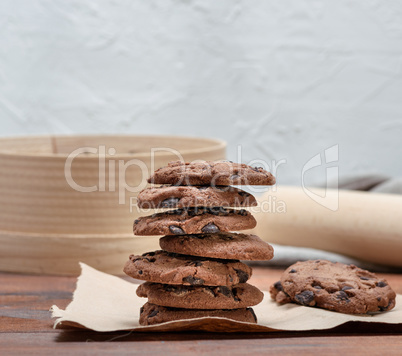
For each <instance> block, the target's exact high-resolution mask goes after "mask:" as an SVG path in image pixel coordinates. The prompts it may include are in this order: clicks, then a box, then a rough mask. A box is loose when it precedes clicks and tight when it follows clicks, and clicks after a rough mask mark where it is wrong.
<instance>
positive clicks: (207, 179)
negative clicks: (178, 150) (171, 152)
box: [148, 161, 275, 186]
mask: <svg viewBox="0 0 402 356" xmlns="http://www.w3.org/2000/svg"><path fill="white" fill-rule="evenodd" d="M148 182H149V183H155V184H174V185H212V186H217V185H245V184H246V185H272V184H275V177H274V176H273V175H272V174H271V173H269V172H267V171H266V170H264V169H263V168H261V167H250V166H247V165H246V164H242V163H233V162H231V161H215V162H212V161H205V162H198V161H197V162H194V163H185V162H183V161H175V162H170V163H169V164H168V165H167V166H166V167H162V168H159V169H158V170H156V171H155V172H154V174H153V175H152V176H151V177H150V178H149V179H148Z"/></svg>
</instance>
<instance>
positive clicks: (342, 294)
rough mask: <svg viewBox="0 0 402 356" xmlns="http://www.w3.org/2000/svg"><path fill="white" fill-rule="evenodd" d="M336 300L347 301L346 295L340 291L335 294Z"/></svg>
mask: <svg viewBox="0 0 402 356" xmlns="http://www.w3.org/2000/svg"><path fill="white" fill-rule="evenodd" d="M336 298H337V299H339V300H349V297H348V295H347V294H346V293H345V292H344V291H343V290H340V291H339V292H338V293H337V294H336Z"/></svg>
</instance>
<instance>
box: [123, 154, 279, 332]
mask: <svg viewBox="0 0 402 356" xmlns="http://www.w3.org/2000/svg"><path fill="white" fill-rule="evenodd" d="M148 181H149V182H150V183H154V184H163V185H162V186H160V187H152V188H147V189H145V190H143V191H142V192H141V193H140V194H139V196H138V206H139V207H140V208H154V209H160V208H175V209H176V210H168V211H166V212H162V213H156V214H153V215H151V216H146V217H142V218H139V219H138V220H136V221H135V222H134V233H135V234H136V235H166V236H164V237H162V238H161V239H160V246H161V248H162V250H158V251H154V252H148V253H144V254H143V255H141V256H135V255H131V256H130V259H129V261H128V262H127V263H126V265H125V267H124V272H125V273H126V274H127V275H129V276H131V277H133V278H137V279H141V280H145V281H147V282H145V283H143V284H141V285H140V286H139V287H138V289H137V295H138V296H140V297H145V298H148V302H147V303H146V304H145V305H144V306H143V307H142V308H141V312H140V324H141V325H153V324H158V323H162V322H167V321H172V320H179V319H191V318H199V317H206V316H214V317H224V318H229V319H234V320H238V321H245V322H251V323H255V322H256V317H255V314H254V312H253V310H252V309H251V308H250V307H251V306H253V305H256V304H258V303H260V302H261V301H262V299H263V293H262V292H261V291H260V290H259V289H258V288H256V287H254V286H252V285H250V284H248V283H246V282H247V280H248V279H249V278H250V276H251V272H252V271H251V268H250V267H249V266H247V265H246V264H244V263H242V262H240V261H239V260H270V259H271V258H272V257H273V248H272V247H271V246H270V245H269V244H268V243H266V242H264V241H262V240H261V239H260V238H259V237H257V236H255V235H249V234H247V235H246V234H241V233H234V232H230V231H233V230H235V231H237V230H245V229H251V228H253V227H255V225H256V221H255V219H254V217H253V216H252V215H251V214H250V213H249V212H248V211H246V210H244V209H231V208H233V207H234V208H243V207H251V206H255V205H257V203H256V200H255V198H254V197H253V196H252V195H251V194H249V193H247V192H245V191H242V190H240V189H237V188H234V187H231V186H230V185H231V184H233V185H244V184H247V185H272V184H274V183H275V178H274V177H273V176H272V175H271V174H270V173H269V172H267V171H265V170H263V169H262V168H252V167H250V166H247V165H244V164H237V163H233V162H228V161H219V162H202V163H201V162H197V163H191V164H189V163H183V162H180V161H179V162H172V163H170V164H169V165H168V166H166V167H163V168H160V169H159V170H157V171H156V172H155V173H154V175H153V176H152V177H151V178H150V179H149V180H148Z"/></svg>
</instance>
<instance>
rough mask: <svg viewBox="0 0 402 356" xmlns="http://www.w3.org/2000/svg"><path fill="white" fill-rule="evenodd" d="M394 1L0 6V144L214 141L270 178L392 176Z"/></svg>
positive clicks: (397, 25) (398, 133)
mask: <svg viewBox="0 0 402 356" xmlns="http://www.w3.org/2000/svg"><path fill="white" fill-rule="evenodd" d="M401 19H402V2H401V1H381V0H364V1H363V0H361V1H330V2H329V1H314V0H309V1H300V0H296V1H268V0H266V1H263V0H261V1H252V0H245V1H234V0H227V1H216V0H208V1H207V0H200V1H185V0H181V1H178V0H176V1H173V0H161V1H149V0H147V1H144V0H143V1H138V0H137V1H135V0H132V1H131V0H130V1H122V0H119V1H117V0H116V1H100V0H98V1H95V0H85V1H83V0H75V1H67V0H65V1H61V0H42V1H39V0H25V1H22V0H2V1H1V2H0V122H1V132H0V133H1V135H2V136H5V135H21V134H39V133H40V134H42V133H60V134H70V133H101V132H107V133H113V132H115V133H144V134H145V133H147V134H149V133H157V134H180V135H197V136H206V137H217V138H223V139H225V140H227V141H228V142H229V151H228V153H229V156H230V157H232V158H235V153H236V145H238V144H241V145H242V146H243V161H246V162H247V161H249V160H251V159H256V158H260V159H272V158H276V159H277V160H279V159H282V158H285V159H287V164H286V165H283V166H281V168H280V170H279V172H278V176H279V177H278V178H280V181H281V182H282V183H297V182H298V181H299V176H300V171H301V167H302V166H303V164H304V163H305V162H306V161H307V160H308V159H309V158H310V157H312V156H314V155H315V154H316V153H319V152H321V151H322V150H324V149H325V148H327V147H329V146H332V145H334V144H339V149H340V172H341V174H345V173H355V172H373V171H379V172H382V173H386V174H390V175H402V164H401V162H400V161H401V157H402V145H401V137H402V74H401V66H402V20H401Z"/></svg>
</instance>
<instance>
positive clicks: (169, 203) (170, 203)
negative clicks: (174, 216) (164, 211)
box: [161, 197, 180, 208]
mask: <svg viewBox="0 0 402 356" xmlns="http://www.w3.org/2000/svg"><path fill="white" fill-rule="evenodd" d="M179 200H180V198H174V197H171V198H168V199H165V200H164V201H162V203H161V208H174V207H175V206H177V203H178V202H179Z"/></svg>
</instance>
